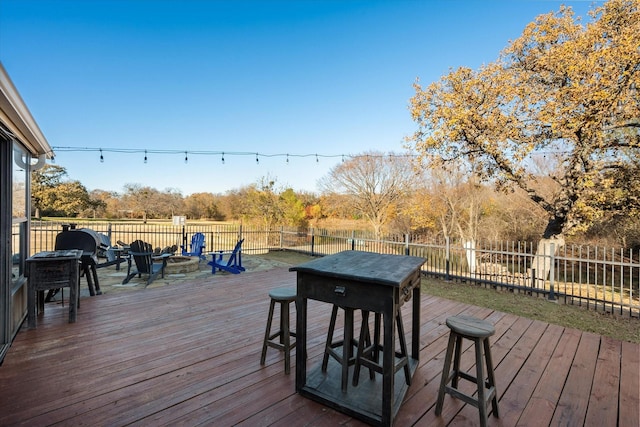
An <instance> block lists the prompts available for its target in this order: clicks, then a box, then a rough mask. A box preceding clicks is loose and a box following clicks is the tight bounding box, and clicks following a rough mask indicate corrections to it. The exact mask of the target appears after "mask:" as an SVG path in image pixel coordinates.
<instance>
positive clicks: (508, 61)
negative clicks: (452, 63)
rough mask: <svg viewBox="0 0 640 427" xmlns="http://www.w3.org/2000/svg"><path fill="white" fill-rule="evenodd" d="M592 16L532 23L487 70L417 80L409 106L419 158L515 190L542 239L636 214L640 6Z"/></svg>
mask: <svg viewBox="0 0 640 427" xmlns="http://www.w3.org/2000/svg"><path fill="white" fill-rule="evenodd" d="M590 16H591V18H592V20H591V22H589V23H588V24H587V25H585V26H583V25H581V24H580V23H579V20H574V17H573V12H572V10H571V9H570V8H567V7H562V8H561V9H560V11H559V12H558V13H555V14H554V13H550V14H547V15H541V16H540V17H538V18H537V19H536V20H535V22H533V23H531V24H529V25H528V26H527V27H526V28H525V30H524V32H523V34H522V35H521V36H520V37H519V38H518V39H516V40H515V41H513V42H512V43H510V45H509V46H508V47H507V48H506V49H505V50H504V51H503V52H502V54H501V55H500V57H499V58H498V60H496V61H495V62H493V63H490V64H488V65H486V66H483V67H481V68H480V69H479V70H477V71H473V70H471V69H468V68H459V69H457V70H454V71H452V72H450V73H449V74H448V75H446V76H444V77H443V78H442V79H441V80H440V81H438V82H434V83H432V84H431V85H429V86H428V87H427V88H425V89H423V88H422V87H421V86H420V84H419V82H416V84H415V90H416V94H415V95H414V97H413V98H412V99H411V114H412V117H413V119H414V120H415V121H416V123H417V124H418V130H417V131H416V132H415V133H414V135H413V136H412V137H410V138H409V139H408V141H407V142H408V146H409V147H411V148H413V149H415V150H416V151H417V152H418V153H419V156H420V157H419V161H420V162H421V163H423V164H427V165H428V166H429V167H431V168H440V167H447V166H448V164H449V163H450V162H454V163H455V161H459V160H466V161H467V162H468V163H469V164H470V165H472V166H473V172H474V173H475V175H477V176H478V177H479V178H480V179H481V180H483V181H485V182H491V183H493V184H495V186H496V187H497V188H498V189H501V190H506V191H508V190H510V189H512V188H514V187H519V188H521V189H522V190H524V191H525V192H526V194H527V195H528V197H529V198H530V199H531V200H532V201H533V202H535V203H536V204H537V205H539V206H540V207H541V208H542V209H544V211H545V212H546V213H547V215H548V222H547V225H546V229H545V231H544V234H543V236H544V237H547V238H551V237H562V236H563V235H566V234H570V233H572V232H574V231H576V230H579V229H584V228H586V227H587V226H588V225H589V224H590V223H591V222H592V221H594V220H595V219H597V218H598V217H599V216H601V215H602V212H606V211H611V210H616V211H619V212H624V211H627V210H630V209H637V208H638V207H639V206H640V196H639V193H638V189H640V185H639V184H638V183H639V182H640V174H638V172H639V167H638V157H639V149H640V132H639V130H640V93H639V92H638V88H640V49H638V41H639V40H640V0H610V1H608V2H606V3H605V4H604V5H603V6H601V7H599V8H597V9H595V10H593V11H592V12H591V13H590ZM536 158H547V159H549V160H552V161H555V164H556V166H557V167H556V168H555V172H554V173H553V174H551V176H550V177H551V178H552V179H553V180H554V181H555V183H556V185H557V186H556V189H555V191H553V192H546V193H545V192H544V191H543V188H544V187H543V186H542V185H540V178H541V177H540V176H538V175H536V174H535V173H534V171H533V169H534V164H535V159H536Z"/></svg>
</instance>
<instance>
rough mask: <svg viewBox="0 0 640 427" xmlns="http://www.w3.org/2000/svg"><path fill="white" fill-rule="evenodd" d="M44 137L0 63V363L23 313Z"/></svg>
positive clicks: (48, 152) (45, 147)
mask: <svg viewBox="0 0 640 427" xmlns="http://www.w3.org/2000/svg"><path fill="white" fill-rule="evenodd" d="M47 155H48V156H51V155H52V151H51V147H50V146H49V143H48V142H47V140H46V139H45V137H44V135H43V134H42V132H41V131H40V128H39V127H38V125H37V124H36V122H35V120H34V119H33V117H32V116H31V113H30V112H29V109H28V108H27V106H26V105H25V104H24V101H23V100H22V98H21V97H20V94H19V93H18V91H17V89H16V88H15V86H14V85H13V82H12V81H11V79H10V78H9V76H8V74H7V72H6V71H5V69H4V67H3V66H2V64H1V63H0V236H1V237H0V363H1V362H2V360H3V359H4V356H5V354H6V352H7V350H8V349H9V346H10V345H11V341H12V340H13V338H14V337H15V335H16V334H17V333H18V330H19V329H20V326H21V325H22V323H23V322H24V320H25V318H26V314H27V280H26V278H25V277H24V270H25V260H26V258H27V257H28V254H29V229H30V227H29V225H30V224H29V221H30V216H31V212H30V203H29V202H30V200H31V188H30V176H31V171H32V170H33V168H34V167H36V166H32V161H31V160H32V159H33V158H37V159H38V165H41V164H42V162H43V161H44V157H45V156H47Z"/></svg>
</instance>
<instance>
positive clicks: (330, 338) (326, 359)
mask: <svg viewBox="0 0 640 427" xmlns="http://www.w3.org/2000/svg"><path fill="white" fill-rule="evenodd" d="M337 317H338V306H337V305H334V306H333V309H332V310H331V321H330V322H329V332H327V343H326V344H325V346H324V357H323V358H322V372H327V364H328V363H329V351H330V350H331V342H332V341H333V331H334V330H335V328H336V318H337Z"/></svg>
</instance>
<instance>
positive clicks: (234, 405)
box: [0, 268, 640, 427]
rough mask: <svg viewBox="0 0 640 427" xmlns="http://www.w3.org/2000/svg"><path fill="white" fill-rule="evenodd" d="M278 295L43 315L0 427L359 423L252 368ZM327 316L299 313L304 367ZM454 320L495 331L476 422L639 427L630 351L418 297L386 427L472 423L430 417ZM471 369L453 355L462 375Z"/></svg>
mask: <svg viewBox="0 0 640 427" xmlns="http://www.w3.org/2000/svg"><path fill="white" fill-rule="evenodd" d="M283 285H291V286H294V285H295V274H294V273H290V272H289V271H288V270H287V269H286V268H277V269H274V270H269V271H263V272H255V273H252V272H246V273H243V274H240V275H222V274H217V275H216V276H212V277H211V278H210V279H207V280H206V281H200V282H198V283H184V284H180V285H171V286H165V287H160V288H155V289H146V290H144V291H136V292H123V293H114V294H107V295H102V296H98V297H93V298H83V299H82V301H81V307H80V310H79V314H78V322H77V323H74V324H69V323H67V310H66V307H65V308H62V307H61V306H60V305H57V304H47V307H46V312H45V314H44V316H42V317H40V318H39V319H38V327H37V328H36V329H32V330H26V329H24V330H22V331H21V332H20V333H19V334H18V336H17V337H16V340H15V342H14V344H13V346H12V348H11V349H10V351H9V353H8V355H7V357H6V358H5V360H4V363H3V365H2V366H1V367H0V425H3V426H4V425H16V424H27V425H30V426H37V425H52V424H60V425H80V424H82V425H91V426H96V425H103V426H106V425H109V426H121V425H145V426H146V425H154V426H155V425H189V426H191V425H222V426H226V425H243V426H266V425H275V426H286V427H293V426H302V425H305V426H334V425H342V424H345V425H350V426H358V425H362V423H360V422H359V421H357V420H354V419H351V418H349V417H348V416H346V415H343V414H341V413H339V412H336V411H333V410H331V409H328V408H326V407H324V406H323V405H320V404H318V403H315V402H313V401H311V400H309V399H306V398H303V397H301V396H299V395H297V394H296V393H295V374H294V372H295V368H292V374H291V375H285V374H284V365H283V359H282V354H281V353H280V352H278V351H276V350H273V349H269V351H268V353H267V364H266V366H264V367H262V366H260V363H259V360H260V352H261V348H262V339H263V335H264V328H265V323H266V317H267V312H268V304H269V298H268V295H267V293H268V290H269V289H271V288H274V287H279V286H283ZM405 311H406V312H410V310H405ZM330 312H331V310H330V308H329V307H328V306H327V305H326V304H321V303H318V302H315V301H310V302H309V325H310V330H309V334H308V337H309V351H308V355H309V359H310V360H309V364H310V365H313V364H315V363H317V362H318V359H319V357H320V355H321V353H322V346H323V343H324V339H325V334H326V330H327V326H328V323H329V316H330ZM459 313H465V314H469V315H473V316H477V317H481V318H485V319H487V320H488V321H490V322H492V323H493V324H495V326H496V335H495V336H494V337H492V338H493V339H492V341H491V347H492V354H493V360H494V365H495V366H496V368H495V372H496V382H497V388H498V395H499V408H500V415H501V418H500V419H497V418H495V417H493V416H490V417H489V425H492V426H513V425H534V426H542V425H561V426H583V425H585V426H598V427H605V426H616V425H618V426H638V425H640V406H639V405H640V346H639V345H637V344H631V343H627V342H620V341H616V340H613V339H609V338H605V337H601V336H598V335H594V334H591V333H584V332H580V331H578V330H574V329H566V328H563V327H559V326H554V325H550V324H546V323H542V322H539V321H532V320H529V319H525V318H522V317H518V316H514V315H510V314H504V313H501V312H497V311H492V310H489V309H485V308H479V307H475V306H470V305H465V304H460V303H457V302H452V301H448V300H444V299H441V298H434V297H428V296H424V295H423V297H422V322H421V323H422V326H421V335H420V336H421V339H420V347H421V352H420V366H419V368H418V370H417V372H416V374H415V376H414V378H413V385H412V386H411V387H410V388H409V391H408V393H407V395H406V398H405V401H404V403H403V405H402V407H401V408H400V411H399V413H398V415H397V417H396V422H395V425H396V426H410V425H420V426H432V425H435V426H438V425H456V426H457V425H476V424H477V423H478V413H477V410H476V409H475V408H473V407H470V406H469V405H465V404H462V403H461V402H460V401H457V400H454V399H452V398H450V397H448V396H447V398H446V399H445V404H444V411H443V414H442V415H441V416H440V417H437V416H435V414H434V408H435V401H436V394H437V388H438V385H439V380H440V374H441V370H442V365H443V360H444V351H445V347H446V342H447V336H448V329H447V327H446V325H445V324H444V320H445V318H446V317H447V316H451V315H455V314H459ZM404 314H405V315H408V313H404ZM338 324H341V323H340V322H339V323H338ZM407 325H410V322H409V320H408V318H407V319H406V320H405V326H406V327H407ZM341 332H342V331H341V330H340V331H336V333H341ZM409 345H410V344H409ZM294 354H295V352H294ZM472 359H473V357H472V355H471V354H470V353H469V352H465V353H464V354H463V358H462V360H463V363H462V364H463V365H464V366H466V367H469V368H470V367H471V366H472ZM292 365H293V366H295V357H293V358H292ZM378 380H379V379H378ZM463 383H464V382H463Z"/></svg>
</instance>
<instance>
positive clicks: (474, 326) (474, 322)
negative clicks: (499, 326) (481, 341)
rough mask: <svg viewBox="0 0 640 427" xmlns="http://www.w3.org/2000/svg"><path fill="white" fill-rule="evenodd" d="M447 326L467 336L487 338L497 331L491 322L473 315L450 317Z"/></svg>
mask: <svg viewBox="0 0 640 427" xmlns="http://www.w3.org/2000/svg"><path fill="white" fill-rule="evenodd" d="M447 326H448V327H449V328H450V329H451V330H452V331H454V332H455V333H457V334H460V335H464V336H466V337H473V338H487V337H490V336H492V335H493V334H495V333H496V328H494V327H493V325H492V324H491V323H489V322H486V321H484V320H480V319H477V318H475V317H471V316H464V315H460V316H451V317H448V318H447Z"/></svg>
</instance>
